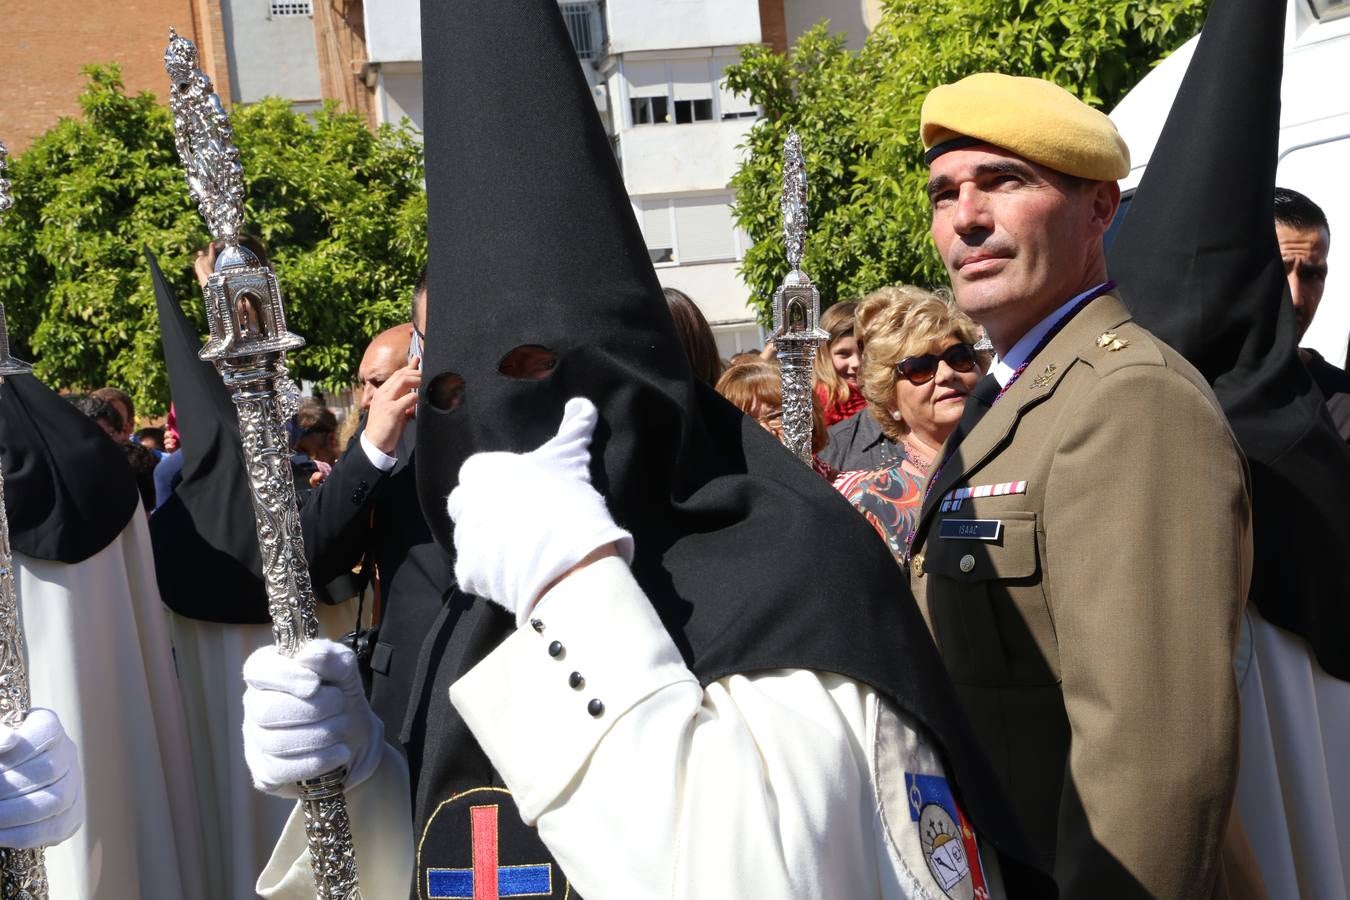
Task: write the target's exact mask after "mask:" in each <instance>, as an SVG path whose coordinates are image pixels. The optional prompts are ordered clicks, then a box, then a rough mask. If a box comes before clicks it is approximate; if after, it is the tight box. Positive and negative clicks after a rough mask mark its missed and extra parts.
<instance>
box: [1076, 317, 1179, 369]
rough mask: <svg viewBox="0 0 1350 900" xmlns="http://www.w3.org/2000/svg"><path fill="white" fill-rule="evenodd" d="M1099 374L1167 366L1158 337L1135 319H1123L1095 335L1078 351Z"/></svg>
mask: <svg viewBox="0 0 1350 900" xmlns="http://www.w3.org/2000/svg"><path fill="white" fill-rule="evenodd" d="M1079 357H1080V358H1081V359H1082V360H1083V361H1085V362H1086V363H1088V365H1090V366H1092V368H1093V371H1095V372H1096V373H1097V375H1098V377H1105V376H1106V375H1109V374H1110V373H1111V372H1114V371H1116V370H1117V369H1125V368H1129V367H1130V366H1166V365H1167V360H1166V358H1165V357H1164V356H1163V352H1162V349H1161V348H1160V347H1159V346H1158V339H1157V338H1156V337H1154V336H1153V335H1152V334H1149V332H1148V331H1146V330H1144V329H1143V328H1141V327H1140V326H1139V325H1137V324H1135V323H1134V322H1122V323H1121V324H1120V325H1117V326H1116V327H1115V328H1111V329H1108V330H1106V331H1103V332H1101V333H1100V334H1098V335H1096V336H1095V337H1094V338H1093V339H1092V343H1091V344H1089V345H1088V346H1087V347H1084V348H1082V349H1081V350H1080V351H1079Z"/></svg>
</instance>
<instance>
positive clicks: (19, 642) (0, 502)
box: [0, 142, 47, 900]
mask: <svg viewBox="0 0 1350 900" xmlns="http://www.w3.org/2000/svg"><path fill="white" fill-rule="evenodd" d="M8 159H9V153H8V151H7V150H6V149H5V145H4V143H3V142H0V212H5V211H6V210H8V209H9V208H10V207H12V206H13V205H14V198H13V197H12V196H11V194H10V185H9V180H8V179H6V178H5V170H6V168H7V163H8ZM32 371H33V367H32V366H30V365H29V364H28V363H26V362H24V361H23V360H21V359H15V358H14V357H13V356H10V355H9V329H8V328H7V327H6V324H5V308H4V307H3V306H0V382H3V381H4V380H5V378H6V377H7V376H9V375H27V374H28V373H30V372H32ZM23 648H24V642H23V632H22V630H20V628H19V595H18V593H17V592H16V591H15V590H14V558H13V554H12V553H11V552H10V549H9V516H8V515H7V514H6V512H5V480H4V477H3V475H0V722H3V723H4V724H5V725H8V726H9V727H11V728H14V727H17V726H18V725H19V723H20V722H22V721H23V720H24V717H25V716H27V715H28V709H29V706H30V697H29V693H28V670H27V669H26V668H25V667H24V664H23V657H24V650H23ZM0 897H4V898H6V900H8V898H10V897H16V898H24V900H47V869H46V868H45V867H44V865H43V863H42V850H41V848H38V849H36V850H19V849H16V848H12V847H5V848H0Z"/></svg>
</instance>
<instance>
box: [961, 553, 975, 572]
mask: <svg viewBox="0 0 1350 900" xmlns="http://www.w3.org/2000/svg"><path fill="white" fill-rule="evenodd" d="M959 565H960V566H961V571H962V572H969V571H970V570H971V569H974V568H975V557H973V556H971V555H970V554H969V553H967V554H966V555H965V556H963V557H961V562H960V563H959Z"/></svg>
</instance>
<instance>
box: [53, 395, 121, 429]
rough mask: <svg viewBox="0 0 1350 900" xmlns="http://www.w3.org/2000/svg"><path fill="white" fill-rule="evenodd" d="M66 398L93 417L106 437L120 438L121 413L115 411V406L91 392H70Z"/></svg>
mask: <svg viewBox="0 0 1350 900" xmlns="http://www.w3.org/2000/svg"><path fill="white" fill-rule="evenodd" d="M66 399H67V400H69V401H70V404H71V405H72V406H74V407H75V408H76V409H78V410H79V411H80V412H82V413H84V414H85V415H86V416H88V417H89V418H91V419H93V420H94V421H95V422H96V423H97V424H98V427H99V428H102V429H103V431H104V433H105V434H107V435H108V437H110V438H112V439H113V440H118V439H119V438H121V436H122V427H123V426H122V414H121V413H119V412H118V411H117V407H115V406H113V405H112V404H111V403H109V402H108V401H106V400H100V399H99V398H97V397H95V396H93V395H91V394H70V395H68V396H67V397H66Z"/></svg>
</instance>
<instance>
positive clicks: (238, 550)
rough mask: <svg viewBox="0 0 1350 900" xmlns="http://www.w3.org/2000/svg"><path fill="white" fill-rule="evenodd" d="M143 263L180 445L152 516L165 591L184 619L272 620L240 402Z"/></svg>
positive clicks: (155, 268) (159, 276)
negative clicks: (168, 492)
mask: <svg viewBox="0 0 1350 900" xmlns="http://www.w3.org/2000/svg"><path fill="white" fill-rule="evenodd" d="M146 259H147V261H148V262H149V264H150V275H151V278H152V279H153V280H154V285H155V304H156V307H157V308H158V311H159V327H160V331H161V332H162V336H163V340H164V362H165V364H166V366H167V367H168V370H169V389H170V391H171V393H172V395H173V404H174V411H175V413H176V417H177V423H178V432H179V434H180V435H181V437H182V451H183V469H182V481H181V482H180V483H179V485H178V488H177V490H176V491H175V492H174V495H173V496H172V497H171V498H169V500H167V501H166V502H165V503H164V504H163V505H162V506H160V507H159V508H158V509H156V510H155V512H154V514H153V515H152V516H151V517H150V536H151V538H152V539H153V541H154V547H155V575H156V577H157V578H158V581H159V592H160V595H161V596H162V597H163V599H164V603H165V604H166V605H167V606H168V607H169V608H170V609H172V610H173V611H174V612H176V613H179V614H180V615H184V616H188V617H190V618H194V619H204V620H207V621H211V622H226V623H233V624H264V623H267V622H270V621H271V619H270V617H269V616H268V613H267V592H266V589H265V587H264V585H263V580H262V574H261V573H262V557H261V556H260V555H259V552H258V537H257V526H256V523H255V521H254V518H253V501H252V499H251V497H252V494H251V493H250V491H249V485H248V474H247V472H246V471H245V469H244V451H243V444H242V443H241V441H240V438H239V425H238V419H237V418H236V414H235V410H234V403H233V402H232V401H231V400H230V396H229V393H228V392H227V391H226V390H225V385H224V383H223V382H222V381H221V380H220V374H219V373H218V372H217V371H216V370H215V367H214V366H212V365H211V364H210V363H208V362H203V361H202V360H201V359H200V358H199V357H198V356H197V353H198V351H200V350H201V346H202V342H201V340H200V339H199V337H198V335H197V332H196V329H195V328H194V327H193V325H192V322H191V321H189V319H188V317H187V315H186V314H185V313H184V312H183V308H182V307H181V306H180V305H179V303H178V298H177V297H176V296H175V295H174V291H173V288H172V287H171V286H170V285H169V282H168V280H167V279H166V278H165V277H164V273H163V272H161V271H160V268H159V264H158V263H157V262H156V260H155V258H154V256H153V255H151V254H150V253H149V251H147V252H146Z"/></svg>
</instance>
